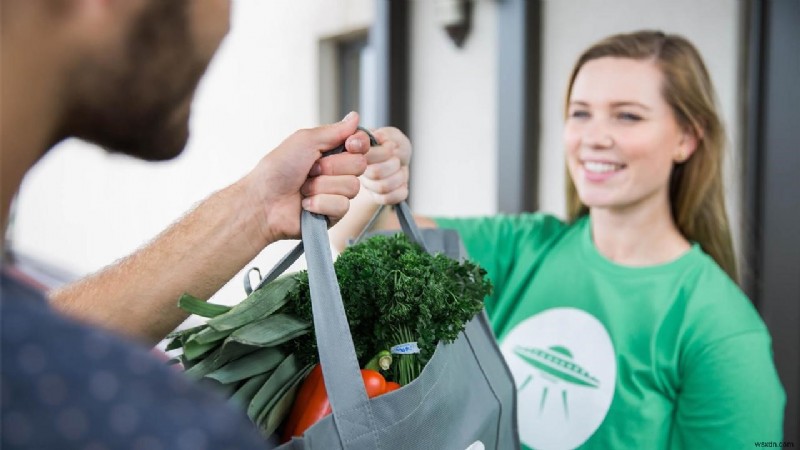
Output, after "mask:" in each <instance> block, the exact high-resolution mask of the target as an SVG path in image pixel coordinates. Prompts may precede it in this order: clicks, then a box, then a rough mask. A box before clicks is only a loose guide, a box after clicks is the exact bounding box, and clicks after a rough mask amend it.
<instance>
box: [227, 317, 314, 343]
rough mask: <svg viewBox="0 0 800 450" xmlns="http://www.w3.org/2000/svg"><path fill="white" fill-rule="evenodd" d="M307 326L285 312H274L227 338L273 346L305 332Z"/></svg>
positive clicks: (306, 323) (309, 326) (307, 324)
mask: <svg viewBox="0 0 800 450" xmlns="http://www.w3.org/2000/svg"><path fill="white" fill-rule="evenodd" d="M309 328H311V325H310V324H309V323H308V322H304V321H302V320H299V319H296V318H294V317H292V316H289V315H286V314H274V315H271V316H267V317H266V318H264V319H261V320H259V321H257V322H253V323H251V324H248V325H245V326H243V327H242V328H239V329H238V330H236V331H234V332H233V333H231V335H230V336H229V337H228V339H229V340H231V341H234V342H239V343H242V344H247V345H255V346H259V347H273V346H275V345H278V344H282V343H284V342H286V341H288V340H290V339H294V338H295V337H297V336H301V335H303V334H306V333H307V332H308V330H309Z"/></svg>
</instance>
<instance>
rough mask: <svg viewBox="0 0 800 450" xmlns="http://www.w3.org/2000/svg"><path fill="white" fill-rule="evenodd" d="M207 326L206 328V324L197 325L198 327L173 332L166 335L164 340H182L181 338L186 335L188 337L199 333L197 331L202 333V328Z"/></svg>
mask: <svg viewBox="0 0 800 450" xmlns="http://www.w3.org/2000/svg"><path fill="white" fill-rule="evenodd" d="M207 326H208V325H206V324H202V325H198V326H196V327H191V328H184V329H182V330H175V331H173V332H172V333H170V334H168V335H167V337H166V339H173V338H182V337H184V336H188V335H190V334H193V333H197V332H199V331H202V330H203V329H204V328H206V327H207Z"/></svg>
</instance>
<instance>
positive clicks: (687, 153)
mask: <svg viewBox="0 0 800 450" xmlns="http://www.w3.org/2000/svg"><path fill="white" fill-rule="evenodd" d="M698 136H700V137H699V138H698ZM700 139H702V132H701V131H699V130H693V129H687V130H684V132H683V133H682V134H681V138H680V141H678V146H677V147H676V148H675V154H674V155H673V156H672V160H673V161H675V163H676V164H680V163H682V162H686V160H687V159H689V158H690V157H691V156H692V154H693V153H694V151H695V150H697V144H698V142H699V140H700Z"/></svg>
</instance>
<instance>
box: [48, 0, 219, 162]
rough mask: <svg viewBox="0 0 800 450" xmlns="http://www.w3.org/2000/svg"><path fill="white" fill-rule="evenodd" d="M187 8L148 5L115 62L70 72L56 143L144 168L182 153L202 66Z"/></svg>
mask: <svg viewBox="0 0 800 450" xmlns="http://www.w3.org/2000/svg"><path fill="white" fill-rule="evenodd" d="M187 4H188V2H186V1H184V0H168V1H167V0H153V1H152V2H151V3H149V4H148V6H147V7H146V10H145V11H143V12H142V14H141V15H140V16H139V18H138V20H137V21H136V23H135V24H133V26H132V28H131V31H130V33H129V36H128V39H127V46H126V48H124V49H123V50H124V54H123V55H122V57H118V58H114V57H104V58H103V59H102V60H97V59H95V60H92V61H85V63H84V64H82V65H81V66H80V67H77V68H76V70H75V71H74V72H73V77H72V78H71V79H70V85H71V92H72V97H71V98H70V100H71V101H70V102H68V104H69V105H70V107H69V108H68V110H67V114H66V116H65V117H64V120H65V121H64V130H63V133H62V134H63V137H67V136H75V137H78V138H81V139H85V140H87V141H91V142H94V143H96V144H98V145H100V146H102V147H105V148H106V149H108V150H109V151H112V152H119V153H124V154H127V155H130V156H134V157H137V158H141V159H145V160H151V161H160V160H167V159H171V158H174V157H175V156H177V155H179V154H180V153H181V152H182V151H183V148H184V147H185V146H186V142H187V140H188V137H189V125H188V122H189V111H190V106H191V101H192V96H193V95H194V91H195V88H196V87H197V83H198V82H199V80H200V77H201V76H202V74H203V72H204V71H205V69H206V67H207V65H208V60H201V58H200V57H199V56H197V55H196V54H195V49H194V47H193V43H192V40H191V35H190V32H189V23H188V16H187V11H186V9H187ZM209 57H210V56H209Z"/></svg>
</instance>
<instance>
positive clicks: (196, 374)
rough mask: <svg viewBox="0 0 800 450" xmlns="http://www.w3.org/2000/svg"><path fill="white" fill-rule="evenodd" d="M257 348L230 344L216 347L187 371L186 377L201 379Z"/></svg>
mask: <svg viewBox="0 0 800 450" xmlns="http://www.w3.org/2000/svg"><path fill="white" fill-rule="evenodd" d="M257 349H258V347H251V346H248V345H241V344H237V343H232V344H230V345H224V346H221V347H220V346H216V349H215V350H214V351H213V352H211V353H209V354H208V355H207V356H206V357H205V358H203V359H202V360H200V361H198V362H197V363H196V364H195V365H194V366H192V367H191V368H190V369H189V370H187V371H186V372H185V373H186V376H188V377H190V378H194V379H199V378H202V377H204V376H206V375H208V374H209V373H211V372H213V371H215V370H217V369H219V368H220V367H222V366H223V365H225V364H227V363H229V362H231V361H233V360H235V359H237V358H240V357H242V356H244V355H246V354H248V353H252V352H254V351H256V350H257Z"/></svg>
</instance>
